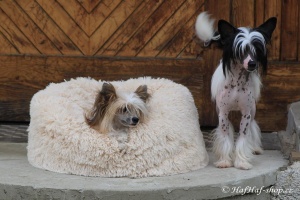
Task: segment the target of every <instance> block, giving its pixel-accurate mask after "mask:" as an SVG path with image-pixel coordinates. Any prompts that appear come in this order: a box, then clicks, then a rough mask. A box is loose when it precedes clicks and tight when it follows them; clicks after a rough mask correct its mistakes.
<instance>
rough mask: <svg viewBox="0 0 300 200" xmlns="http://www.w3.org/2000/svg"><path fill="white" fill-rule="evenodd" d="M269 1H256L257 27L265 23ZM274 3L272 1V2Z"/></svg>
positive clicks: (255, 15)
mask: <svg viewBox="0 0 300 200" xmlns="http://www.w3.org/2000/svg"><path fill="white" fill-rule="evenodd" d="M266 1H269V0H256V1H255V12H254V17H255V27H257V26H259V25H260V24H262V23H263V22H264V21H265V9H267V8H266V7H265V3H266ZM271 1H272V0H271Z"/></svg>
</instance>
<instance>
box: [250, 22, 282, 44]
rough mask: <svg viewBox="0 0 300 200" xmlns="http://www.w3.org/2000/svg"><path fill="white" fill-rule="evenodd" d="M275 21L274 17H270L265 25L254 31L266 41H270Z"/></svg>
mask: <svg viewBox="0 0 300 200" xmlns="http://www.w3.org/2000/svg"><path fill="white" fill-rule="evenodd" d="M276 24H277V19H276V17H271V18H270V19H268V20H267V21H266V22H265V23H263V24H262V25H260V26H259V27H257V28H256V29H255V30H256V31H258V32H260V33H261V34H263V36H264V37H265V39H266V40H267V41H269V40H271V37H272V33H273V31H274V30H275V28H276Z"/></svg>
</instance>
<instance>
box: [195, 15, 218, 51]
mask: <svg viewBox="0 0 300 200" xmlns="http://www.w3.org/2000/svg"><path fill="white" fill-rule="evenodd" d="M214 22H215V20H214V19H211V18H210V16H209V14H208V13H207V12H202V13H200V14H199V15H198V17H197V20H196V24H195V28H196V35H197V36H198V37H199V39H200V40H202V41H203V42H204V46H209V45H210V43H211V41H218V40H220V34H219V33H218V32H217V31H216V30H214Z"/></svg>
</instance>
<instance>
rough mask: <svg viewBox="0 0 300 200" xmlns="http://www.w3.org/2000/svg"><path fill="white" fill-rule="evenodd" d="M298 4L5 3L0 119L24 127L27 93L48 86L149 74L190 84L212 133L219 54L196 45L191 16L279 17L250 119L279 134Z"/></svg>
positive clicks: (0, 22)
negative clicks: (213, 78) (213, 85)
mask: <svg viewBox="0 0 300 200" xmlns="http://www.w3.org/2000/svg"><path fill="white" fill-rule="evenodd" d="M299 6H300V3H299V1H298V0H283V1H281V0H172V1H171V0H2V1H0V121H2V122H9V121H14V122H16V121H18V122H22V121H29V120H30V117H29V113H28V111H29V102H30V99H31V97H32V95H33V94H34V93H36V92H37V91H38V90H40V89H43V88H44V87H45V86H47V85H48V84H49V83H50V82H61V81H63V80H65V79H66V80H67V79H70V78H74V77H78V76H84V77H86V76H90V77H93V78H95V79H102V80H108V81H109V80H120V79H122V80H126V79H128V78H132V77H139V76H152V77H165V78H169V79H172V80H174V81H176V82H178V83H181V84H184V85H185V86H187V87H188V88H189V89H190V90H191V91H192V93H193V95H194V98H195V102H196V105H197V108H198V111H199V116H200V123H201V125H202V126H216V125H217V117H216V113H215V106H214V104H213V103H212V102H211V101H210V79H211V76H212V73H213V71H214V69H215V67H216V66H217V64H218V62H219V60H220V57H221V51H220V50H219V49H217V48H216V47H214V46H212V47H210V48H203V47H202V44H201V43H200V42H199V41H198V39H197V38H196V37H195V33H194V23H195V19H196V16H197V15H198V14H199V13H200V12H201V11H204V10H208V11H209V12H210V13H211V14H212V15H213V16H214V17H215V18H216V19H221V18H222V19H225V20H228V21H230V22H232V23H234V24H235V25H236V26H257V25H260V24H261V23H263V21H265V20H266V19H268V18H269V17H271V16H276V17H277V18H278V25H277V28H276V30H275V33H274V35H273V39H272V45H271V46H270V47H269V51H270V56H269V60H270V62H269V73H268V75H267V76H266V77H264V80H263V83H264V88H263V90H262V98H261V101H260V102H259V104H258V106H257V117H256V118H257V120H258V122H259V124H260V126H261V128H262V129H263V130H264V131H276V130H282V129H285V126H286V121H287V119H286V116H287V115H286V114H287V113H286V112H287V105H288V104H289V103H291V102H293V101H297V100H300V63H299V59H300V51H298V49H299V48H300V42H299V41H300V34H298V33H299V32H300V26H299V19H300V15H299ZM232 118H233V120H234V121H237V120H238V119H239V114H237V113H234V114H233V115H232Z"/></svg>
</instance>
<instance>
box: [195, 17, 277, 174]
mask: <svg viewBox="0 0 300 200" xmlns="http://www.w3.org/2000/svg"><path fill="white" fill-rule="evenodd" d="M276 22H277V20H276V18H275V17H272V18H270V19H268V20H267V21H266V22H265V23H263V24H262V25H260V26H259V27H257V28H253V29H251V28H246V27H240V28H235V27H234V26H233V25H231V24H230V23H228V22H227V21H224V20H219V22H218V30H217V31H215V30H214V27H213V24H214V20H213V19H211V18H210V17H209V15H208V14H207V13H206V12H203V13H201V14H200V15H199V16H198V18H197V20H196V34H197V36H198V37H199V38H200V39H201V40H202V41H204V45H205V46H208V45H209V44H210V43H211V42H212V41H216V42H218V43H219V45H220V47H221V48H222V49H223V57H222V59H221V61H220V64H219V66H218V67H217V69H216V71H215V72H214V74H213V77H212V81H211V95H212V100H213V101H215V102H216V109H217V112H218V117H219V125H218V127H217V128H216V130H215V132H214V138H215V139H214V145H213V151H214V153H215V155H216V156H217V159H218V160H217V161H216V162H215V165H216V167H219V168H226V167H231V166H234V167H236V168H240V169H250V168H251V167H252V165H251V164H250V161H251V158H252V155H253V154H261V153H262V152H263V150H262V147H261V132H260V128H259V127H258V125H257V123H256V121H255V120H254V116H255V112H256V102H257V101H258V99H259V97H260V88H261V81H260V75H259V69H260V68H261V69H262V73H263V74H264V73H266V70H267V49H266V44H267V43H268V42H269V41H270V39H271V36H272V32H273V31H274V29H275V27H276ZM232 110H240V112H241V114H242V117H241V122H240V128H239V137H238V138H237V141H236V145H235V147H234V137H233V135H234V129H233V126H232V125H231V123H230V121H229V119H228V115H229V112H230V111H232Z"/></svg>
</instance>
